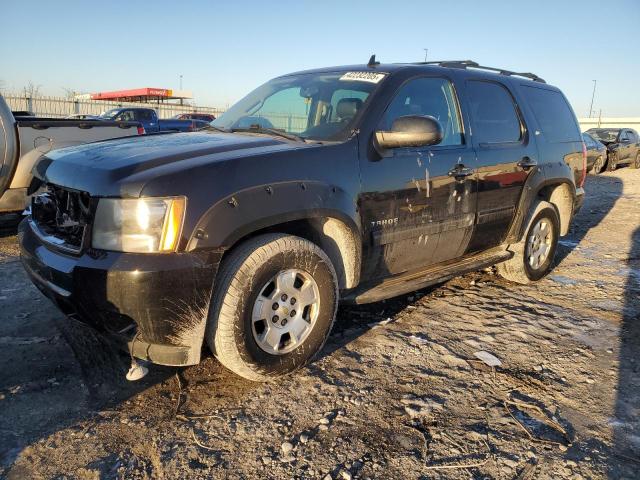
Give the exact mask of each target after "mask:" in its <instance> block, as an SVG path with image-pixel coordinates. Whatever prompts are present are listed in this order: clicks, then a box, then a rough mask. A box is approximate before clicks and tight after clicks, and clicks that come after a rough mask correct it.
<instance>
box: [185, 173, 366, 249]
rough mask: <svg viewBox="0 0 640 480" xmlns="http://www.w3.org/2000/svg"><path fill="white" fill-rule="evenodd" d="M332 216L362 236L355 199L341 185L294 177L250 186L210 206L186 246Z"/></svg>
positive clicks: (221, 243) (223, 243)
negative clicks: (289, 180) (289, 223)
mask: <svg viewBox="0 0 640 480" xmlns="http://www.w3.org/2000/svg"><path fill="white" fill-rule="evenodd" d="M320 217H331V218H336V219H338V220H340V221H342V222H343V223H344V224H345V225H347V226H348V227H349V229H350V230H352V233H353V234H354V235H355V236H356V238H360V232H361V228H360V221H359V216H358V214H357V208H356V203H355V199H354V198H353V197H352V196H351V195H349V194H348V192H346V191H344V190H343V189H341V188H340V187H337V186H333V185H328V184H326V183H323V182H317V181H292V182H283V183H274V184H270V185H260V186H255V187H251V188H248V189H245V190H242V191H239V192H236V193H234V194H233V195H230V196H227V197H225V198H223V199H221V200H220V201H218V202H217V203H216V204H214V205H213V206H211V207H210V208H209V209H208V210H207V211H206V212H205V214H204V215H202V217H201V218H200V220H199V221H198V223H197V226H196V228H195V229H194V231H193V233H192V235H191V237H190V239H189V242H188V244H187V250H188V251H191V250H199V249H209V248H224V249H227V248H230V247H231V246H232V245H233V244H235V243H236V242H237V241H238V240H240V239H241V238H243V237H244V236H246V235H248V234H250V233H252V232H255V231H258V230H261V229H264V228H268V227H272V226H274V225H278V224H281V223H285V222H290V221H293V220H301V219H312V218H320Z"/></svg>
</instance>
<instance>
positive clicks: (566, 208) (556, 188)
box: [538, 183, 573, 236]
mask: <svg viewBox="0 0 640 480" xmlns="http://www.w3.org/2000/svg"><path fill="white" fill-rule="evenodd" d="M538 196H539V197H540V198H541V199H543V200H546V201H547V202H549V203H552V204H554V205H555V207H556V208H557V209H558V214H559V215H560V235H561V236H564V235H566V234H567V233H569V225H570V224H571V215H573V192H572V191H571V188H570V187H569V185H567V184H566V183H561V184H558V185H549V186H547V187H544V188H543V189H542V190H540V192H538Z"/></svg>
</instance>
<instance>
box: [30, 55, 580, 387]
mask: <svg viewBox="0 0 640 480" xmlns="http://www.w3.org/2000/svg"><path fill="white" fill-rule="evenodd" d="M433 63H434V62H431V64H378V63H376V62H375V58H372V59H371V60H370V62H369V64H367V65H357V66H349V67H332V68H325V69H318V70H312V71H306V72H299V73H294V74H290V75H285V76H282V77H279V78H275V79H273V80H271V81H269V82H267V83H266V84H264V85H262V86H261V87H259V88H257V89H256V90H254V91H253V92H252V93H250V94H248V95H247V96H246V97H244V98H243V99H242V100H240V101H239V102H238V103H236V104H235V105H234V106H233V107H231V108H230V109H229V110H227V111H226V112H225V113H224V114H223V115H221V116H220V117H219V118H218V119H216V120H215V121H214V122H213V123H212V124H211V127H210V128H208V129H206V130H203V131H202V132H196V133H191V134H188V135H187V134H175V135H152V136H144V137H140V138H131V139H121V140H113V141H111V142H100V143H98V144H94V145H85V146H81V147H77V148H73V149H66V150H60V151H56V152H52V153H50V154H48V155H47V156H46V157H45V158H43V159H42V160H41V161H40V163H39V164H38V166H37V168H36V171H37V174H38V181H39V182H40V187H39V189H40V194H39V195H38V196H37V197H35V198H34V201H33V211H32V214H31V216H30V217H28V218H27V219H26V220H25V221H23V222H22V224H21V228H20V244H21V258H22V262H23V264H24V266H25V269H26V271H27V272H28V274H29V276H30V277H31V279H32V281H33V282H34V283H35V284H36V285H37V286H38V287H39V288H40V289H41V290H42V291H43V292H44V293H45V294H46V295H47V296H49V298H51V299H52V300H53V301H54V302H55V303H56V304H57V305H59V306H60V308H61V309H62V310H63V311H65V312H66V313H68V314H73V315H74V316H76V318H79V319H81V320H84V321H85V322H88V323H90V324H92V325H94V326H96V327H98V328H103V329H105V330H107V331H111V332H120V333H121V336H122V339H123V341H124V342H127V343H126V344H128V345H129V348H130V352H131V355H132V357H138V358H142V359H144V360H148V361H152V362H155V363H159V364H165V365H192V364H195V363H198V362H199V361H200V356H201V350H202V345H203V342H206V343H207V344H208V345H209V347H210V348H211V349H212V351H213V352H214V354H215V356H216V357H217V358H218V360H219V361H220V362H221V363H222V364H223V365H224V366H226V367H227V368H229V369H230V370H232V371H233V372H235V373H237V374H238V375H241V376H243V377H246V378H248V379H251V380H268V379H271V378H273V377H275V376H279V375H283V374H287V373H289V372H292V371H294V370H296V369H298V368H300V367H302V366H303V365H305V364H306V363H307V362H308V361H310V360H311V359H312V358H313V357H314V356H315V355H316V354H317V353H318V352H319V351H320V350H321V349H322V347H323V345H324V343H325V341H326V340H327V338H328V336H329V333H330V331H331V328H332V326H333V322H334V319H335V316H336V308H337V305H338V301H348V302H356V303H367V302H375V301H379V300H382V299H385V298H390V297H394V296H397V295H401V294H405V293H408V292H410V291H413V290H416V289H419V288H424V287H426V286H428V285H433V284H434V283H438V282H441V281H444V280H445V279H449V278H451V277H453V276H456V275H460V274H462V273H465V272H469V271H473V270H477V269H481V268H485V267H488V266H491V265H494V264H497V269H498V272H499V273H500V275H502V276H503V277H505V278H507V279H509V280H512V281H515V282H520V283H529V282H533V281H536V280H539V279H541V278H543V277H544V276H545V275H546V274H547V273H548V272H549V271H550V270H551V268H552V266H553V261H554V256H555V252H556V246H557V244H558V239H559V237H561V236H563V235H566V234H567V233H568V231H569V226H570V224H571V221H572V219H573V217H574V215H575V214H576V212H578V210H579V209H580V207H581V205H582V202H583V199H584V188H583V185H584V181H585V177H586V153H585V152H584V145H583V141H582V137H581V135H580V130H579V127H578V122H577V120H576V117H575V115H574V113H573V110H572V109H571V107H570V106H569V103H568V102H567V99H566V98H565V96H564V95H563V94H562V92H561V91H560V90H559V89H558V88H556V87H553V86H551V85H548V84H546V83H545V82H544V80H542V79H541V78H539V77H537V76H536V75H533V74H529V73H516V72H509V71H507V70H504V69H495V68H489V67H481V66H480V65H478V64H476V63H474V62H468V61H467V62H455V61H452V62H439V63H437V64H433ZM469 67H471V68H469ZM294 115H295V116H294ZM247 119H249V120H247ZM238 125H247V126H246V127H238ZM268 125H272V127H269V126H268ZM471 131H472V132H473V135H471V134H470V132H471ZM529 132H536V133H537V134H536V135H532V134H531V133H529ZM76 205H81V206H82V205H84V206H86V208H84V209H82V208H76ZM56 212H60V214H61V215H66V216H67V217H65V218H68V220H69V222H68V223H67V224H60V223H58V222H57V221H56V215H55V213H56ZM124 332H126V334H125V333H124ZM124 342H123V343H124ZM132 366H134V365H132ZM135 371H136V369H135V368H134V369H133V370H132V372H135Z"/></svg>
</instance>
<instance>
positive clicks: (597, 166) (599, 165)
mask: <svg viewBox="0 0 640 480" xmlns="http://www.w3.org/2000/svg"><path fill="white" fill-rule="evenodd" d="M603 170H604V158H602V156H599V157H598V158H596V161H595V162H594V163H593V168H592V169H591V171H592V172H593V173H594V174H596V175H597V174H599V173H602V171H603Z"/></svg>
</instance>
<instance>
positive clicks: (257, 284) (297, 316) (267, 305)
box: [205, 234, 338, 381]
mask: <svg viewBox="0 0 640 480" xmlns="http://www.w3.org/2000/svg"><path fill="white" fill-rule="evenodd" d="M296 285H298V287H296ZM281 292H289V293H290V295H288V296H286V298H285V295H283V294H281ZM296 292H299V294H300V296H304V295H306V296H307V297H308V298H309V299H311V298H314V299H315V303H313V304H309V303H307V302H305V301H304V300H303V299H302V298H300V300H296V299H295V295H298V293H296ZM305 292H306V294H305ZM294 301H296V302H297V307H296V304H293V303H292V302H294ZM305 303H306V305H305ZM276 304H277V305H278V309H277V310H272V308H273V307H274V306H275V305H276ZM337 306H338V282H337V277H336V273H335V270H334V268H333V265H332V264H331V261H330V260H329V257H327V255H326V254H325V253H324V251H322V250H321V249H320V248H319V247H318V246H317V245H315V244H314V243H312V242H310V241H308V240H305V239H303V238H300V237H296V236H293V235H286V234H267V235H261V236H258V237H255V238H253V239H250V240H248V241H246V242H245V243H244V244H241V245H240V246H239V247H238V248H237V249H236V250H235V251H233V252H232V253H231V254H230V256H229V257H228V258H227V259H225V260H224V261H223V264H222V266H221V269H220V272H219V275H218V280H217V285H216V287H215V289H214V294H213V299H212V303H211V307H210V310H209V318H208V323H207V331H206V334H205V336H206V340H207V343H208V345H209V348H211V351H212V352H213V354H214V355H215V357H216V358H217V359H218V360H219V361H220V363H221V364H222V365H224V366H225V367H226V368H228V369H229V370H231V371H232V372H234V373H236V374H237V375H240V376H241V377H244V378H246V379H249V380H253V381H267V380H271V379H273V378H275V377H279V376H282V375H286V374H289V373H291V372H293V371H295V370H297V369H299V368H301V367H303V366H304V365H305V364H306V363H308V362H309V361H310V360H311V359H312V358H313V357H314V356H315V355H316V354H317V353H318V352H320V350H322V347H323V346H324V343H325V342H326V340H327V338H328V336H329V333H330V331H331V328H332V326H333V322H334V320H335V316H336V310H337ZM295 308H298V311H296V310H294V309H295ZM271 314H273V316H271V317H270V318H269V317H267V315H271ZM262 317H265V318H262ZM276 318H278V320H277V321H276V320H275V319H276ZM301 319H302V320H301ZM289 321H290V322H289ZM287 322H288V323H287ZM301 322H306V323H301ZM294 329H295V330H296V332H297V333H296V332H294ZM302 329H305V330H304V331H302ZM296 335H299V341H295V340H294V339H295V338H298V337H297V336H296ZM274 339H278V340H277V341H274Z"/></svg>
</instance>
